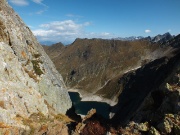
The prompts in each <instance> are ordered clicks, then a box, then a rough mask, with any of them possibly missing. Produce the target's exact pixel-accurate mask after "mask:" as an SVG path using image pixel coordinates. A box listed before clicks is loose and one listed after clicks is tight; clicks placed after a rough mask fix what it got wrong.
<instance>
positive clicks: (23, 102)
mask: <svg viewBox="0 0 180 135" xmlns="http://www.w3.org/2000/svg"><path fill="white" fill-rule="evenodd" d="M0 66H1V68H0V122H1V123H5V124H7V125H11V126H16V127H20V128H23V129H25V126H24V125H23V123H22V122H21V121H18V120H17V119H16V116H17V115H18V116H21V117H23V118H28V117H29V116H30V115H32V114H34V113H42V114H43V115H45V116H48V115H52V113H53V114H59V113H61V114H65V113H66V111H67V110H68V109H69V108H71V106H72V103H71V100H70V97H69V95H68V92H67V89H66V86H65V84H64V81H63V79H62V77H61V75H60V74H59V73H58V72H57V71H56V69H55V66H54V65H53V63H52V62H51V60H50V59H49V57H48V56H47V55H46V53H45V52H44V50H43V48H42V47H41V46H40V44H39V43H38V41H37V39H36V38H35V37H34V35H33V34H32V32H31V30H30V29H29V28H28V27H27V26H26V25H25V24H24V22H23V21H22V20H21V19H20V17H19V16H18V15H17V14H16V13H15V12H14V10H13V9H12V8H11V7H10V6H9V5H8V3H7V2H6V0H0Z"/></svg>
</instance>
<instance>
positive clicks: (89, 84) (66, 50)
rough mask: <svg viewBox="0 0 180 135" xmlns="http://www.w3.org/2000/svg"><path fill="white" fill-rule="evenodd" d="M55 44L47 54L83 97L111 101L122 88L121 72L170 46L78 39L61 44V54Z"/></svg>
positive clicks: (134, 67)
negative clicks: (67, 44)
mask: <svg viewBox="0 0 180 135" xmlns="http://www.w3.org/2000/svg"><path fill="white" fill-rule="evenodd" d="M53 48H54V46H50V47H49V49H48V50H55V51H51V52H50V51H47V54H48V55H49V56H50V57H51V58H52V61H53V62H54V63H55V66H56V68H57V69H58V71H59V72H60V73H62V76H63V78H64V80H65V83H66V84H67V86H68V87H69V88H72V89H78V91H79V92H80V93H81V94H82V95H83V100H103V101H106V102H109V103H111V104H113V101H116V99H117V96H118V94H117V93H119V92H120V91H119V89H120V88H119V87H118V86H117V87H116V85H114V84H113V83H116V82H117V81H118V78H120V76H122V75H123V74H124V73H125V72H128V71H129V70H135V69H137V68H139V67H141V65H143V64H145V63H147V62H149V61H152V60H154V59H157V58H160V57H162V56H163V55H165V53H167V52H168V51H170V50H171V49H168V48H161V47H160V45H159V44H153V43H151V42H148V41H146V40H137V41H120V40H104V39H76V40H75V42H74V43H72V44H71V45H69V46H64V47H61V48H60V51H59V52H60V53H59V55H57V54H58V52H57V51H58V50H57V49H53ZM46 50H47V49H46ZM53 54H55V55H53Z"/></svg>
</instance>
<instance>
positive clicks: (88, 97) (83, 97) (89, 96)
mask: <svg viewBox="0 0 180 135" xmlns="http://www.w3.org/2000/svg"><path fill="white" fill-rule="evenodd" d="M68 92H77V93H79V96H80V98H81V101H95V102H102V103H107V104H109V105H110V106H114V105H116V104H117V102H114V101H112V100H110V99H106V98H103V97H100V96H97V95H92V94H88V93H87V94H85V93H84V94H82V93H81V92H80V90H78V89H68Z"/></svg>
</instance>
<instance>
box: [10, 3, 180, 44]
mask: <svg viewBox="0 0 180 135" xmlns="http://www.w3.org/2000/svg"><path fill="white" fill-rule="evenodd" d="M8 2H9V4H10V5H11V6H12V7H13V8H14V10H15V11H16V12H17V13H18V14H19V15H20V17H21V18H22V19H23V20H24V22H25V23H26V24H27V25H28V26H29V27H30V29H31V30H32V31H33V33H34V34H35V36H36V37H37V38H38V40H39V41H40V42H43V41H52V42H63V43H70V42H73V41H74V40H75V38H113V37H128V36H155V35H157V34H163V33H165V32H170V33H171V34H173V35H177V34H179V33H180V0H8Z"/></svg>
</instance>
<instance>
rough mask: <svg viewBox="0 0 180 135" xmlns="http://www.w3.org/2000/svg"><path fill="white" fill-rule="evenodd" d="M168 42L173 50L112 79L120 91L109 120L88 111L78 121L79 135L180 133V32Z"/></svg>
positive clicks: (158, 134)
mask: <svg viewBox="0 0 180 135" xmlns="http://www.w3.org/2000/svg"><path fill="white" fill-rule="evenodd" d="M167 43H168V45H169V46H172V50H173V51H171V52H169V53H167V54H166V56H164V57H162V58H159V59H156V60H154V61H151V62H149V63H147V64H145V65H144V66H142V67H141V68H139V69H137V70H134V71H129V72H128V73H125V74H124V75H123V76H121V77H120V78H119V80H118V82H116V83H115V82H114V84H113V85H120V88H121V91H122V92H121V94H120V95H119V98H118V99H119V100H118V104H116V105H115V106H113V107H112V108H111V111H112V113H111V114H112V116H113V117H112V119H111V120H110V121H109V122H108V121H107V120H104V119H102V118H101V117H100V116H98V115H96V114H95V110H91V112H90V113H89V115H90V114H92V115H91V117H88V119H85V122H82V123H80V124H79V126H80V127H78V128H77V130H78V132H80V133H81V134H82V135H86V134H94V135H95V134H97V133H99V134H106V132H107V131H108V132H111V134H113V135H119V134H126V135H147V134H148V135H179V133H180V104H179V103H180V35H178V36H176V37H175V38H173V39H172V40H170V41H168V42H167ZM162 46H166V45H165V44H162ZM92 112H93V113H92ZM113 113H114V114H113ZM85 118H86V117H85Z"/></svg>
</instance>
